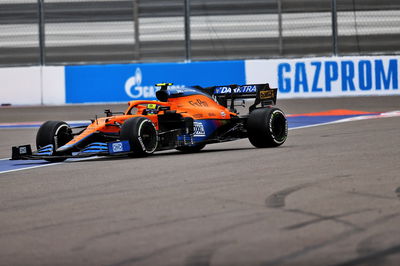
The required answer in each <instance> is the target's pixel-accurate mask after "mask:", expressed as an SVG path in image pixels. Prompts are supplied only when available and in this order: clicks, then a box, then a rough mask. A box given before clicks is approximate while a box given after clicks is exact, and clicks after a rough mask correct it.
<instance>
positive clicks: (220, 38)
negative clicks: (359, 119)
mask: <svg viewBox="0 0 400 266" xmlns="http://www.w3.org/2000/svg"><path fill="white" fill-rule="evenodd" d="M184 2H185V0H1V1H0V66H14V65H38V64H46V65H66V64H87V63H128V62H176V61H184V60H185V54H187V53H186V50H185V49H186V45H185V37H186V36H185V8H184ZM188 2H189V3H190V14H189V15H190V36H189V37H190V52H191V53H190V55H191V57H190V59H191V60H192V61H202V60H235V59H265V58H281V57H285V58H288V57H303V56H330V55H332V16H331V12H332V0H246V1H243V0H190V1H189V0H188ZM336 2H337V26H338V27H337V29H338V54H339V55H370V54H399V53H400V46H399V43H400V1H392V0H336Z"/></svg>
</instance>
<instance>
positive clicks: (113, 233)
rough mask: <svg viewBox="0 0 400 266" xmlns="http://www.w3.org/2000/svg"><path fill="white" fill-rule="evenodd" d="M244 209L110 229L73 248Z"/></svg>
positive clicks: (80, 248) (81, 247)
mask: <svg viewBox="0 0 400 266" xmlns="http://www.w3.org/2000/svg"><path fill="white" fill-rule="evenodd" d="M242 210H243V209H238V210H230V211H223V212H215V213H211V214H204V215H196V216H191V217H185V218H177V219H172V220H167V221H161V222H157V223H152V224H146V225H136V226H132V227H129V228H125V229H121V230H115V231H109V232H107V233H104V234H100V235H95V236H93V237H90V238H88V239H86V240H85V241H84V242H83V243H81V244H79V245H78V246H76V247H75V248H73V250H75V251H76V250H82V249H85V247H86V246H87V245H90V243H92V242H97V241H99V240H101V239H104V238H108V237H112V236H119V235H122V234H126V233H129V232H134V231H136V230H143V229H151V228H153V227H158V226H165V225H171V224H174V223H181V222H187V221H191V220H196V219H203V218H211V217H215V216H219V215H224V214H229V213H235V212H238V211H242Z"/></svg>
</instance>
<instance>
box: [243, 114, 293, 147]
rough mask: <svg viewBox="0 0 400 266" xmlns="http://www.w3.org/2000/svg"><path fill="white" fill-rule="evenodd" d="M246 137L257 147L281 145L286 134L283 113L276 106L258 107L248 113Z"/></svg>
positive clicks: (286, 128)
mask: <svg viewBox="0 0 400 266" xmlns="http://www.w3.org/2000/svg"><path fill="white" fill-rule="evenodd" d="M247 132H248V138H249V140H250V142H251V144H253V146H255V147H257V148H267V147H277V146H280V145H282V144H283V143H284V142H285V140H286V138H287V134H288V125H287V120H286V117H285V114H284V113H283V112H282V111H281V110H280V109H278V108H260V109H256V110H254V111H253V112H251V113H250V115H249V118H248V120H247Z"/></svg>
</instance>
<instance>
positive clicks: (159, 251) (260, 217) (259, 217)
mask: <svg viewBox="0 0 400 266" xmlns="http://www.w3.org/2000/svg"><path fill="white" fill-rule="evenodd" d="M254 216H256V217H255V218H252V219H249V220H246V221H244V222H240V223H236V224H232V225H230V226H227V227H225V228H222V229H219V230H213V231H211V232H209V233H206V234H204V235H202V236H201V237H198V238H196V239H195V240H187V241H183V242H180V243H176V244H173V245H170V246H167V247H163V248H160V249H157V250H155V251H152V252H150V253H148V254H145V255H142V256H134V257H131V258H127V259H124V260H121V261H119V262H116V263H112V264H109V265H107V266H123V265H128V264H132V263H136V262H141V261H145V260H148V259H151V258H152V257H154V256H158V255H161V254H162V253H166V252H168V251H171V250H173V249H176V248H180V247H184V246H187V245H190V244H193V243H195V242H198V241H201V240H203V239H208V238H209V237H214V236H215V235H217V234H221V233H226V232H229V231H231V230H234V229H237V228H239V227H242V226H248V225H252V224H255V223H258V222H260V221H263V220H265V219H266V218H268V217H269V215H266V214H265V213H263V214H262V215H260V214H255V215H254Z"/></svg>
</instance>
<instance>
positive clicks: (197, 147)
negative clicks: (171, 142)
mask: <svg viewBox="0 0 400 266" xmlns="http://www.w3.org/2000/svg"><path fill="white" fill-rule="evenodd" d="M205 146H206V144H197V145H196V144H195V145H192V146H182V147H178V148H176V149H177V150H178V151H181V152H183V153H195V152H199V151H201V150H202V149H203V148H204V147H205Z"/></svg>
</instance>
